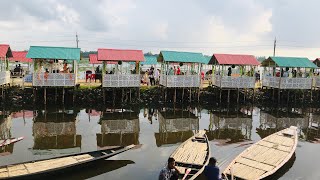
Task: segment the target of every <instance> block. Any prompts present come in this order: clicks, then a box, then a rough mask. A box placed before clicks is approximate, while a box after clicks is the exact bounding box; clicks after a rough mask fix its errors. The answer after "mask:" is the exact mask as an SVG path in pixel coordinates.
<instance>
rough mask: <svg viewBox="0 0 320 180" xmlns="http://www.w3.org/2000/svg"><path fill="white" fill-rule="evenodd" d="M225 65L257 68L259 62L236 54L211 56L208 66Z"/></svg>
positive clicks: (247, 56)
mask: <svg viewBox="0 0 320 180" xmlns="http://www.w3.org/2000/svg"><path fill="white" fill-rule="evenodd" d="M215 61H216V62H217V64H221V65H222V64H226V65H232V64H234V65H254V66H258V65H259V64H260V62H259V61H258V60H257V59H256V58H255V57H254V56H252V55H237V54H213V56H212V58H211V60H210V62H209V64H215Z"/></svg>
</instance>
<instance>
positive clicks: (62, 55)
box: [27, 46, 80, 60]
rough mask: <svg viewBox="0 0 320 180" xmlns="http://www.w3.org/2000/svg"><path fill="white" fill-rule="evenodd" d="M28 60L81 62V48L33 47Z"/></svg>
mask: <svg viewBox="0 0 320 180" xmlns="http://www.w3.org/2000/svg"><path fill="white" fill-rule="evenodd" d="M27 58H32V59H61V60H80V48H69V47H48V46H31V47H30V49H29V52H28V54H27Z"/></svg>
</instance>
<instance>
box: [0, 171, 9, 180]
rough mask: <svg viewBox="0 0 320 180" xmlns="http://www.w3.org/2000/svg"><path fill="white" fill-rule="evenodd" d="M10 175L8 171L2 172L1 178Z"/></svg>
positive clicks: (0, 173)
mask: <svg viewBox="0 0 320 180" xmlns="http://www.w3.org/2000/svg"><path fill="white" fill-rule="evenodd" d="M8 176H9V173H8V171H4V172H0V178H5V177H8Z"/></svg>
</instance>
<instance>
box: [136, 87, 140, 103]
mask: <svg viewBox="0 0 320 180" xmlns="http://www.w3.org/2000/svg"><path fill="white" fill-rule="evenodd" d="M137 91H138V100H139V101H140V88H137Z"/></svg>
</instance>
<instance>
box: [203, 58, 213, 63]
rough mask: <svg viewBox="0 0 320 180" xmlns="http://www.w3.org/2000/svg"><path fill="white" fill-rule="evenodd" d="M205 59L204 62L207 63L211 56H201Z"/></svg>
mask: <svg viewBox="0 0 320 180" xmlns="http://www.w3.org/2000/svg"><path fill="white" fill-rule="evenodd" d="M203 57H204V59H205V63H204V64H208V63H209V61H210V60H211V58H212V56H203Z"/></svg>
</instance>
